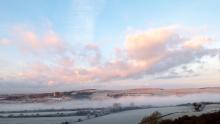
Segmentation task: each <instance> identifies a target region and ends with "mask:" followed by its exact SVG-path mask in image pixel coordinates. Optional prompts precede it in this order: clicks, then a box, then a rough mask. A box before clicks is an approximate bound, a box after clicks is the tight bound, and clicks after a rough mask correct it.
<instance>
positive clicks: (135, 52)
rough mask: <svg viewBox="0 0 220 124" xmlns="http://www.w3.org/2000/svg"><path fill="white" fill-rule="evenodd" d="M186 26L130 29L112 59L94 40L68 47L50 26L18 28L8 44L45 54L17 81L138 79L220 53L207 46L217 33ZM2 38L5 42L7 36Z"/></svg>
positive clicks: (24, 50)
mask: <svg viewBox="0 0 220 124" xmlns="http://www.w3.org/2000/svg"><path fill="white" fill-rule="evenodd" d="M182 28H183V27H178V26H167V27H159V28H153V29H149V30H145V31H137V32H135V33H132V34H127V36H126V40H125V41H124V46H122V47H121V48H118V49H117V52H119V51H120V53H117V52H116V55H114V56H115V58H114V59H107V60H106V59H103V58H102V53H101V49H104V48H102V47H99V46H97V45H96V44H88V45H86V46H83V47H82V48H76V47H72V46H69V44H67V43H66V42H64V41H63V40H62V39H61V38H60V36H58V34H56V33H55V31H53V30H52V29H48V31H46V32H44V33H43V34H39V33H36V32H34V31H31V30H28V29H26V28H19V29H17V32H18V33H16V34H14V35H13V37H14V39H16V41H14V42H12V43H10V44H11V45H14V46H16V47H17V48H18V49H19V50H20V52H25V55H28V56H29V55H31V56H32V55H35V56H37V57H39V58H41V56H47V60H42V61H40V62H39V61H33V62H32V64H30V65H26V66H25V69H24V70H23V71H21V72H18V73H17V75H16V76H17V78H18V79H19V80H23V81H27V82H36V83H39V82H40V83H43V84H45V83H46V84H47V85H49V86H52V85H56V84H60V83H82V82H86V83H89V82H109V81H112V80H126V79H137V78H138V79H139V78H142V77H144V76H149V75H154V74H160V73H162V72H167V71H169V70H170V69H173V68H177V67H180V66H182V65H186V64H190V63H193V62H195V61H199V60H200V59H201V58H202V57H204V56H211V57H213V56H216V55H219V49H212V48H207V47H206V45H207V44H211V43H212V42H214V38H212V37H210V36H203V35H201V34H193V35H182V34H183V33H184V34H189V33H188V32H184V31H185V30H183V29H182ZM11 40H12V39H9V41H11ZM3 41H4V42H2V43H4V44H5V41H8V40H3ZM73 51H75V52H73ZM118 54H121V55H122V56H119V55H118ZM175 74H176V73H175ZM192 75H193V74H192ZM171 77H172V75H171ZM178 77H179V76H178Z"/></svg>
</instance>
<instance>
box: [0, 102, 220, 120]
mask: <svg viewBox="0 0 220 124" xmlns="http://www.w3.org/2000/svg"><path fill="white" fill-rule="evenodd" d="M219 110H220V105H207V106H206V107H205V109H204V111H202V112H193V111H192V108H191V106H176V107H160V108H150V109H140V110H132V111H124V112H119V113H114V114H110V115H106V116H102V117H97V118H93V119H90V120H86V121H83V122H79V123H78V124H138V122H139V121H140V120H141V119H142V118H143V117H145V116H148V115H150V114H152V113H153V112H154V111H159V112H161V114H162V115H166V114H169V113H173V112H181V113H176V114H172V115H169V116H166V117H164V118H163V119H167V118H169V119H174V118H177V117H180V116H183V115H201V114H203V113H208V112H214V111H219ZM79 118H80V119H84V118H86V117H85V116H73V117H40V118H4V119H3V118H0V124H24V123H27V122H31V123H32V124H60V123H61V122H63V121H68V122H74V121H77V120H78V119H79Z"/></svg>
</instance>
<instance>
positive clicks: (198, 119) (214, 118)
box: [139, 111, 220, 124]
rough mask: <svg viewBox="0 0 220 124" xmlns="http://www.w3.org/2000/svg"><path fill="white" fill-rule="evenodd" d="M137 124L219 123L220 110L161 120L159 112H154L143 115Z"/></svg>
mask: <svg viewBox="0 0 220 124" xmlns="http://www.w3.org/2000/svg"><path fill="white" fill-rule="evenodd" d="M139 124H220V111H219V112H215V113H207V114H202V115H200V116H187V115H185V116H183V117H180V118H177V119H174V120H170V119H166V120H162V119H161V114H160V113H158V112H154V113H153V114H152V115H150V116H148V117H144V118H143V119H142V120H141V122H140V123H139Z"/></svg>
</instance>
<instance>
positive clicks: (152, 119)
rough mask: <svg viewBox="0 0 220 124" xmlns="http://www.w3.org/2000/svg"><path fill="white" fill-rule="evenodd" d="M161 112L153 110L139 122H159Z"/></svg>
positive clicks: (142, 123)
mask: <svg viewBox="0 0 220 124" xmlns="http://www.w3.org/2000/svg"><path fill="white" fill-rule="evenodd" d="M160 117H161V114H160V113H159V112H157V111H156V112H153V113H152V114H151V115H150V116H148V117H144V118H143V119H142V120H141V122H140V123H139V124H159V120H160Z"/></svg>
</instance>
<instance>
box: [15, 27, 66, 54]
mask: <svg viewBox="0 0 220 124" xmlns="http://www.w3.org/2000/svg"><path fill="white" fill-rule="evenodd" d="M14 32H15V33H14V35H13V37H14V39H16V40H14V41H17V42H16V45H17V47H18V48H19V49H20V50H21V51H23V52H25V53H31V54H33V53H34V54H45V53H51V52H57V53H58V52H62V51H63V50H64V46H65V45H64V42H63V41H62V39H61V38H60V37H59V36H58V35H57V34H56V33H55V32H54V31H53V30H52V29H47V30H46V31H45V32H43V34H42V35H40V34H38V33H36V31H33V30H30V29H28V28H27V27H16V28H15V30H14Z"/></svg>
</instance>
